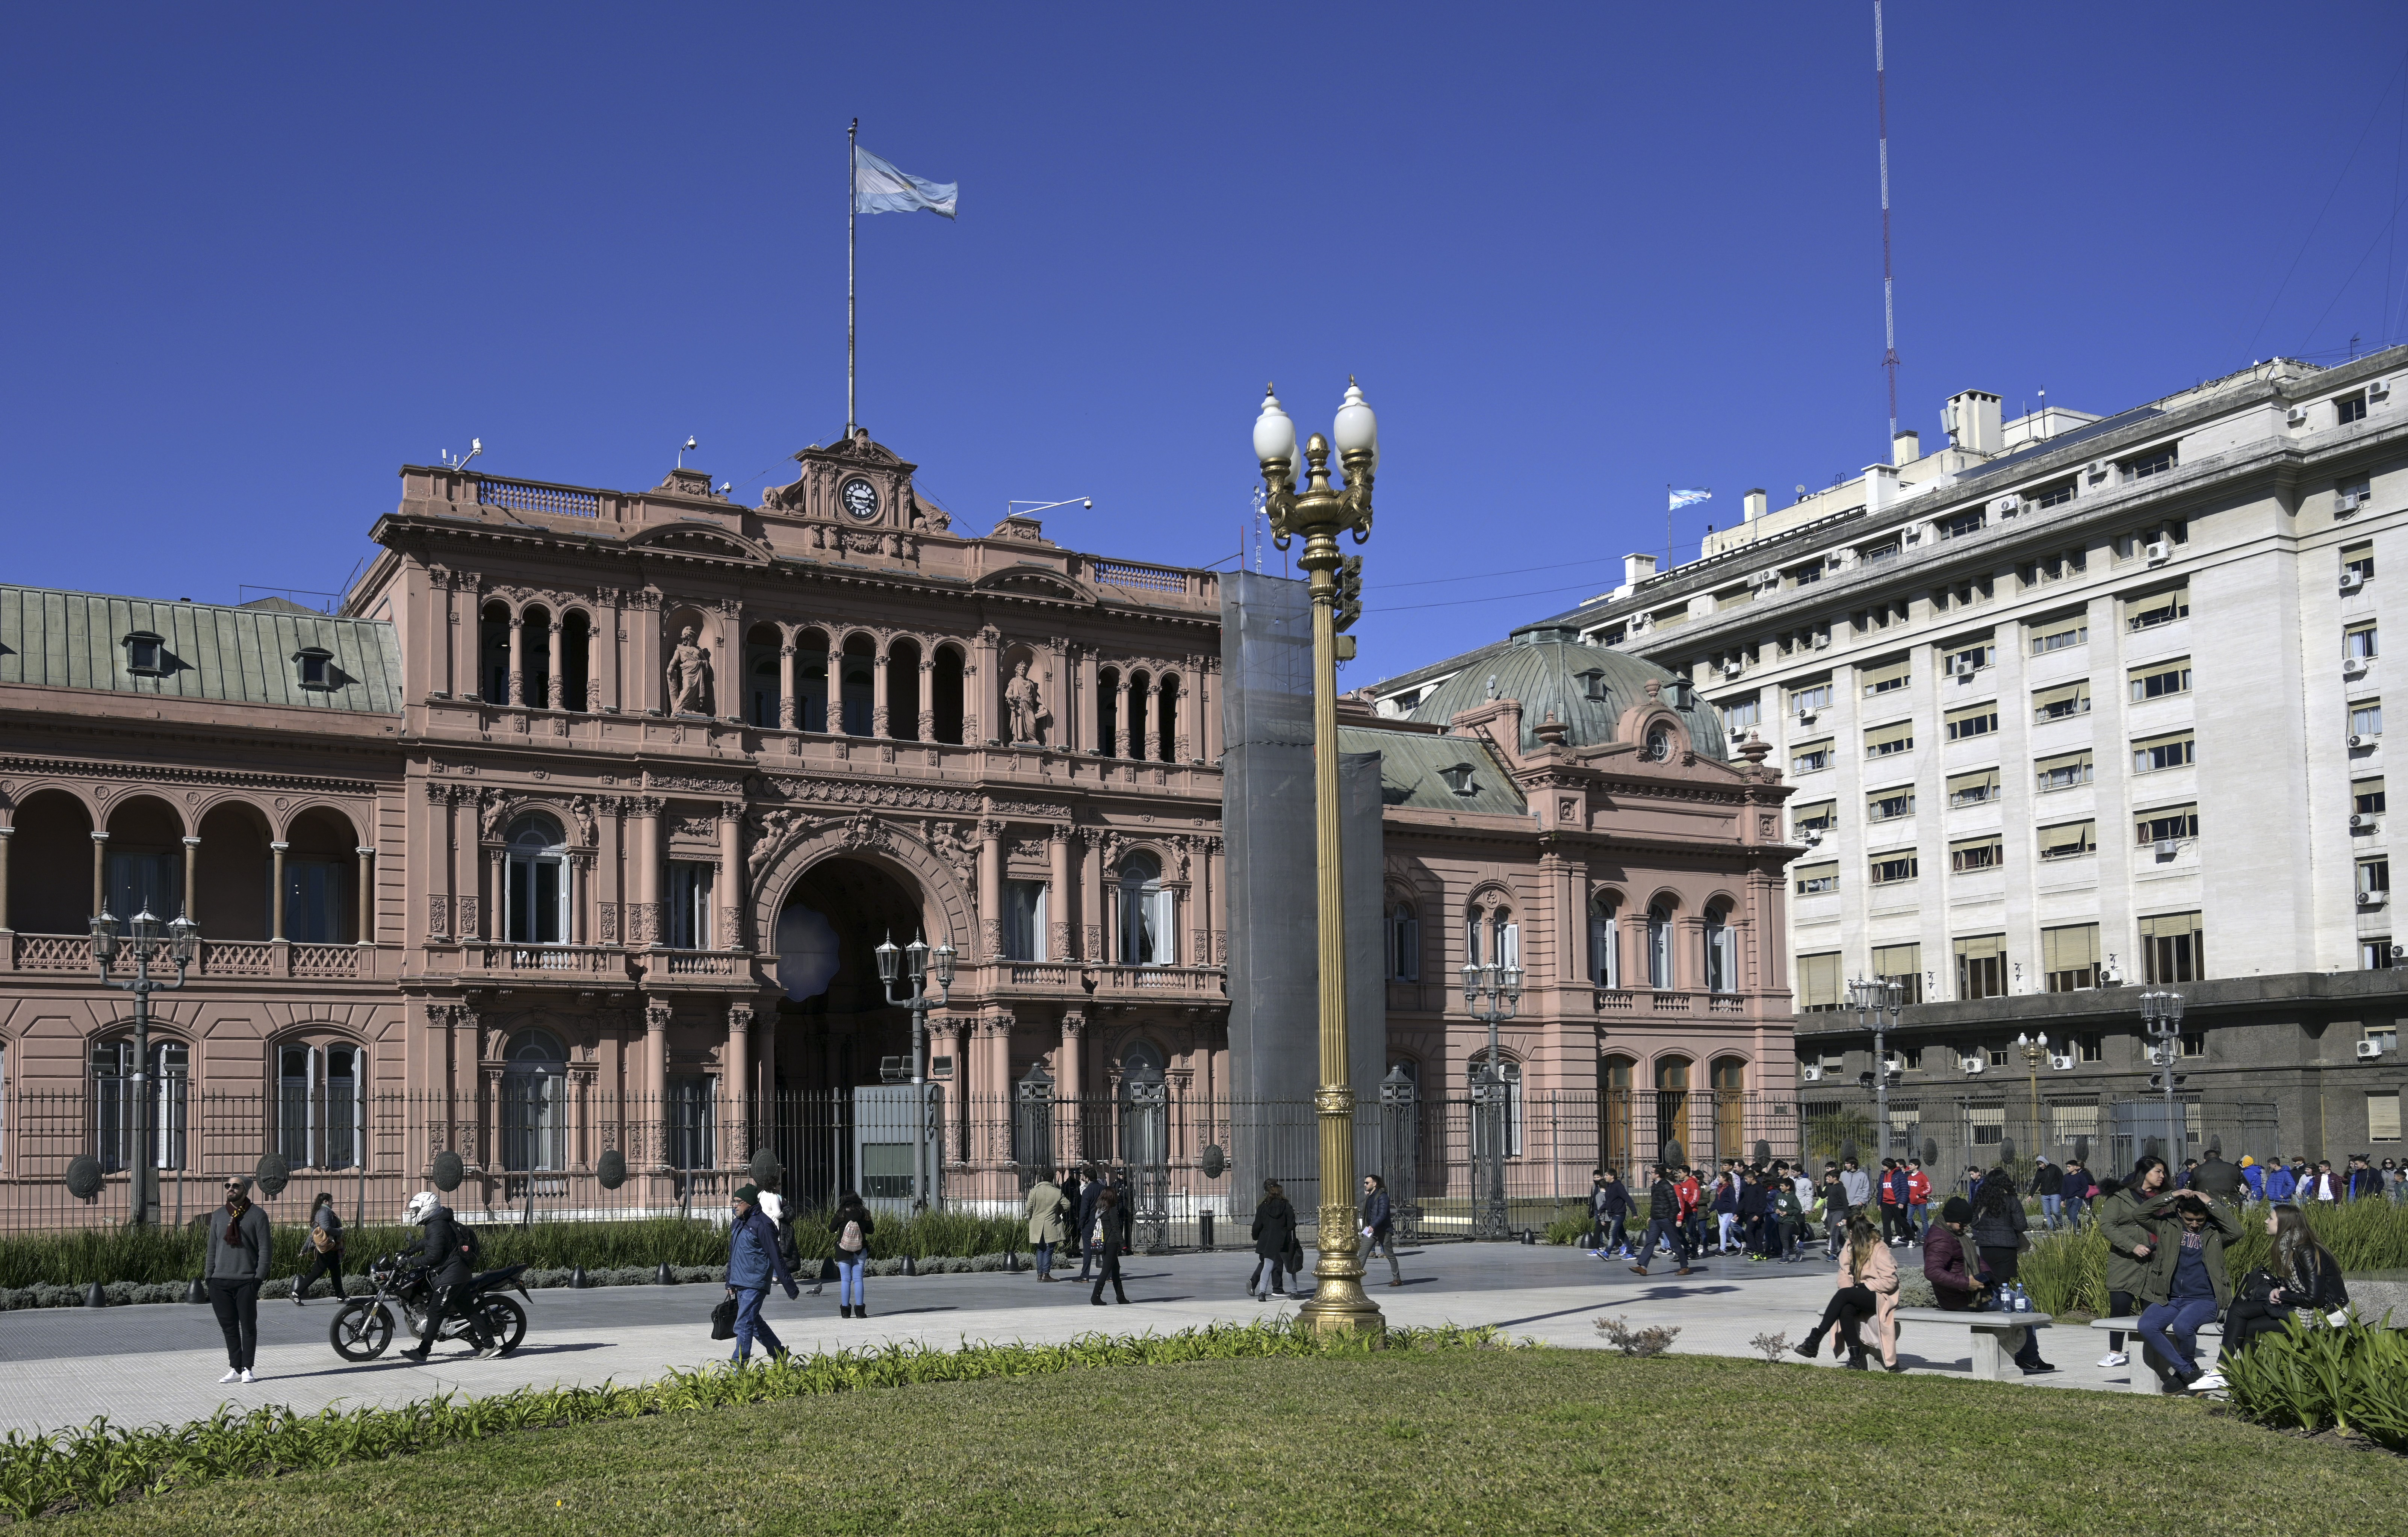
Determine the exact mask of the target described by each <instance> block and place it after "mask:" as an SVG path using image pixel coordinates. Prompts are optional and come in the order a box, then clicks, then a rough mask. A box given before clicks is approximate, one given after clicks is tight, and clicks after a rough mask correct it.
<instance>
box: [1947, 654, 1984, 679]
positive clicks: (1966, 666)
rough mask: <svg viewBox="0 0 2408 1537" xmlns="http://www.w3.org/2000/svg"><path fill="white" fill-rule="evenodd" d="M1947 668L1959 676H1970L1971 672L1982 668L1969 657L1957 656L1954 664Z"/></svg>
mask: <svg viewBox="0 0 2408 1537" xmlns="http://www.w3.org/2000/svg"><path fill="white" fill-rule="evenodd" d="M1949 670H1950V671H1951V672H1954V673H1955V674H1957V677H1959V678H1971V676H1973V674H1975V673H1977V672H1979V671H1981V670H1982V668H1981V667H1980V665H1979V664H1977V663H1976V662H1975V661H1974V660H1973V659H1972V658H1971V657H1970V656H1959V657H1958V658H1957V662H1956V665H1955V666H1954V667H1952V668H1949Z"/></svg>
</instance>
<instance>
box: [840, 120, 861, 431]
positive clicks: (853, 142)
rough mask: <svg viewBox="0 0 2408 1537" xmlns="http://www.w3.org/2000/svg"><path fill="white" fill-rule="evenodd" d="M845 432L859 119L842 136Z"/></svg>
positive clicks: (849, 403)
mask: <svg viewBox="0 0 2408 1537" xmlns="http://www.w3.org/2000/svg"><path fill="white" fill-rule="evenodd" d="M844 159H845V169H844V435H845V437H846V438H851V437H852V436H853V428H854V427H855V426H856V425H857V424H858V423H859V415H858V413H857V412H856V411H855V409H854V407H853V216H854V214H855V213H856V212H858V211H859V209H860V207H861V120H860V119H859V118H855V119H853V126H852V127H851V128H848V129H846V130H845V135H844Z"/></svg>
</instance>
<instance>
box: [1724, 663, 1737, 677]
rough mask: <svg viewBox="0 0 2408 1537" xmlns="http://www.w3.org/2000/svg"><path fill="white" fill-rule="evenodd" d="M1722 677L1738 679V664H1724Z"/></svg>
mask: <svg viewBox="0 0 2408 1537" xmlns="http://www.w3.org/2000/svg"><path fill="white" fill-rule="evenodd" d="M1723 676H1724V677H1726V678H1736V677H1738V676H1739V664H1738V663H1737V662H1725V663H1724V664H1723Z"/></svg>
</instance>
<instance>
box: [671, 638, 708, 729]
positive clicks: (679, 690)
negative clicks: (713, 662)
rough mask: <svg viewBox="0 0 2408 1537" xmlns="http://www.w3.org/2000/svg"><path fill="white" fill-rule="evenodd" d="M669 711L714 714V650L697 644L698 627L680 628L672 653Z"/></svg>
mask: <svg viewBox="0 0 2408 1537" xmlns="http://www.w3.org/2000/svg"><path fill="white" fill-rule="evenodd" d="M668 683H669V713H670V714H672V715H708V714H710V648H709V647H706V646H698V645H696V644H695V639H694V626H693V625H687V626H686V627H685V628H683V629H681V630H680V631H678V643H677V649H676V650H675V651H672V652H671V653H669V670H668Z"/></svg>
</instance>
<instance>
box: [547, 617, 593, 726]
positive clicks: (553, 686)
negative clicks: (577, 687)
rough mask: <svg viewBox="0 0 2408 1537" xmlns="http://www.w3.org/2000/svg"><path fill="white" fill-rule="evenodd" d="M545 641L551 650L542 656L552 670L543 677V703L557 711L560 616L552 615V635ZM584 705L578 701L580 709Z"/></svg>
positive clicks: (589, 665) (558, 703)
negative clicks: (544, 698) (545, 696)
mask: <svg viewBox="0 0 2408 1537" xmlns="http://www.w3.org/2000/svg"><path fill="white" fill-rule="evenodd" d="M546 639H547V641H548V642H549V644H550V646H551V648H552V649H551V650H549V651H548V652H546V653H545V654H544V656H545V660H546V661H547V663H548V664H549V665H550V667H551V669H552V670H551V671H550V672H549V673H547V674H546V675H545V679H544V692H545V694H546V695H547V696H548V697H547V699H546V701H545V702H546V703H547V704H549V705H550V706H551V707H552V709H554V710H558V709H561V708H562V702H561V697H560V616H559V615H558V614H554V615H552V633H551V635H549V636H548V637H546ZM586 650H587V651H588V652H589V653H590V652H591V651H592V650H593V648H592V647H590V646H589V647H587V648H586ZM591 665H592V664H591V663H590V662H589V663H588V668H589V669H590V668H591ZM584 703H585V701H584V700H582V699H580V700H579V701H578V705H579V707H580V708H582V707H583V706H584Z"/></svg>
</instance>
